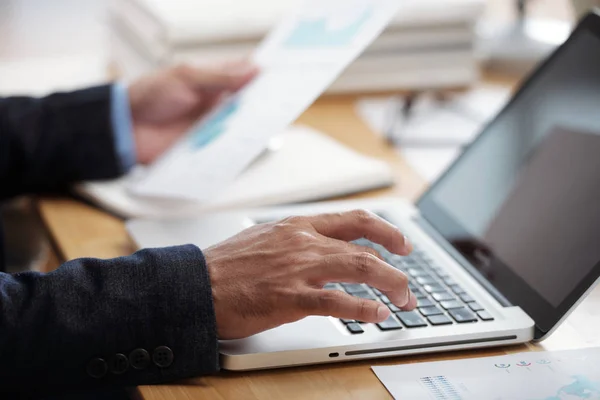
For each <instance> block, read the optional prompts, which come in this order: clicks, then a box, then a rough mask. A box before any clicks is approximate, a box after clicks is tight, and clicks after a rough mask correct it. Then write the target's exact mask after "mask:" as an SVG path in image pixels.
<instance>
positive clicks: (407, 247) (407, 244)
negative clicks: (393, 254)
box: [404, 235, 413, 253]
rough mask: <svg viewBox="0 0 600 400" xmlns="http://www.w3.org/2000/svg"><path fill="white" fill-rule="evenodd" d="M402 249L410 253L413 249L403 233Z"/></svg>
mask: <svg viewBox="0 0 600 400" xmlns="http://www.w3.org/2000/svg"><path fill="white" fill-rule="evenodd" d="M404 251H405V252H406V253H411V252H412V251H413V245H412V243H411V242H410V240H409V239H408V237H407V236H406V235H404Z"/></svg>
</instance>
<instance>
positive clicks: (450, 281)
mask: <svg viewBox="0 0 600 400" xmlns="http://www.w3.org/2000/svg"><path fill="white" fill-rule="evenodd" d="M443 280H444V283H445V284H446V285H448V286H452V285H456V281H455V280H454V279H452V278H450V277H449V276H447V277H445V278H443Z"/></svg>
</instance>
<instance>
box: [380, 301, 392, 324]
mask: <svg viewBox="0 0 600 400" xmlns="http://www.w3.org/2000/svg"><path fill="white" fill-rule="evenodd" d="M389 316H390V309H389V308H387V306H385V305H383V304H381V305H380V306H379V307H377V319H378V320H380V321H383V320H385V319H387V317H389Z"/></svg>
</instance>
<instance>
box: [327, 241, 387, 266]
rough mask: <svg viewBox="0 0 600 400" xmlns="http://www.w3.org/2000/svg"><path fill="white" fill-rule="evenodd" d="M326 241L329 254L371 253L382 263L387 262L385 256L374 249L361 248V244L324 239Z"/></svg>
mask: <svg viewBox="0 0 600 400" xmlns="http://www.w3.org/2000/svg"><path fill="white" fill-rule="evenodd" d="M324 240H325V241H326V242H327V246H326V247H325V249H326V250H328V253H329V254H338V253H348V254H354V253H369V254H372V255H374V256H375V257H377V258H379V259H380V260H382V261H385V259H384V258H383V256H382V255H381V254H380V253H379V252H378V251H377V250H375V249H374V248H372V247H367V246H361V245H359V244H355V243H350V242H344V241H341V240H335V239H331V238H328V237H324Z"/></svg>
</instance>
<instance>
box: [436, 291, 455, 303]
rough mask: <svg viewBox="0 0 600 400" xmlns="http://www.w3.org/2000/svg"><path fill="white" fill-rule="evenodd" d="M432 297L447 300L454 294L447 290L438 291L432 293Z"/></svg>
mask: <svg viewBox="0 0 600 400" xmlns="http://www.w3.org/2000/svg"><path fill="white" fill-rule="evenodd" d="M433 298H434V299H435V301H448V300H454V296H452V295H451V294H450V293H448V292H438V293H434V294H433Z"/></svg>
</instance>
